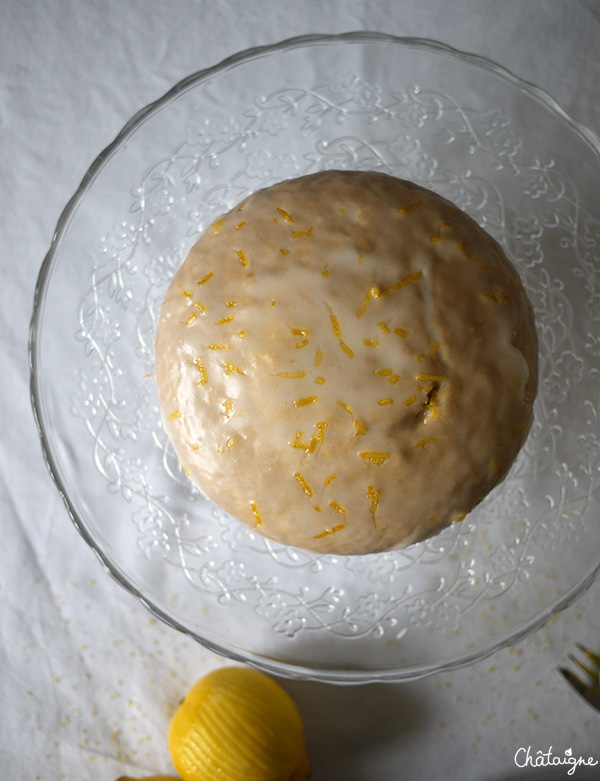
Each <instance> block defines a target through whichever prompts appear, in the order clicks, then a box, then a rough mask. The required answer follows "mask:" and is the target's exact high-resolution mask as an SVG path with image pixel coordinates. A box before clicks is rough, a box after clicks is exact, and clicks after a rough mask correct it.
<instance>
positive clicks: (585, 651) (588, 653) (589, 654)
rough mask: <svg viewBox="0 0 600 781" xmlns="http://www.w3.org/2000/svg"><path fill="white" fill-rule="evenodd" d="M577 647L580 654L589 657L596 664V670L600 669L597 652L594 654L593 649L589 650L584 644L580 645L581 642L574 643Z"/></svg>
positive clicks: (599, 657)
mask: <svg viewBox="0 0 600 781" xmlns="http://www.w3.org/2000/svg"><path fill="white" fill-rule="evenodd" d="M576 645H577V648H579V650H580V651H581V653H582V654H585V655H586V656H587V658H588V659H591V660H592V662H593V663H594V664H595V665H596V667H597V668H598V670H599V671H600V656H599V655H598V654H595V653H594V652H593V651H590V649H589V648H586V647H585V646H584V645H581V643H576Z"/></svg>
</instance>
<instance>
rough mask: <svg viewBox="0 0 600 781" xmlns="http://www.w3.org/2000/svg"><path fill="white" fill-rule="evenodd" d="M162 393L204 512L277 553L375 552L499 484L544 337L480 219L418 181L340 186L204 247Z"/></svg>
mask: <svg viewBox="0 0 600 781" xmlns="http://www.w3.org/2000/svg"><path fill="white" fill-rule="evenodd" d="M156 378H157V384H158V389H159V395H160V401H161V410H162V414H163V421H164V426H165V429H166V431H167V433H168V435H169V437H170V438H171V440H172V442H173V444H174V446H175V449H176V451H177V453H178V455H179V458H180V459H181V462H182V464H183V465H184V466H185V468H186V470H187V471H188V473H189V475H190V477H191V479H192V480H193V481H194V482H195V483H196V484H197V485H198V486H199V487H200V488H201V490H202V491H203V492H204V493H205V494H206V495H208V496H209V497H211V498H212V499H214V500H215V501H216V502H217V503H218V504H220V505H221V506H222V507H223V508H224V509H226V510H227V511H228V512H230V513H231V514H232V515H234V516H235V517H237V518H238V519H239V520H240V521H241V522H243V523H245V524H247V525H248V526H250V527H251V528H253V529H256V530H257V531H259V532H260V533H262V534H264V535H266V536H268V537H270V538H273V539H276V540H279V541H281V542H284V543H287V544H291V545H296V546H299V547H303V548H307V549H312V550H316V551H321V552H335V553H339V554H346V553H369V552H374V551H381V550H387V549H391V548H396V547H403V546H406V545H409V544H411V543H414V542H416V541H418V540H421V539H423V538H425V537H427V536H429V535H431V534H433V533H435V532H437V531H438V530H439V529H441V528H442V527H444V526H446V525H448V524H449V523H451V522H453V521H456V520H458V519H460V518H461V517H463V516H464V514H465V513H467V512H469V511H470V510H471V509H472V508H473V506H475V505H476V504H477V503H478V502H479V501H480V500H481V499H482V498H483V497H484V496H485V495H486V494H487V493H488V492H489V490H490V489H491V488H492V487H494V486H495V485H496V484H497V483H498V482H499V480H500V479H501V478H502V477H503V476H504V475H505V474H506V472H507V470H508V469H509V467H510V465H511V463H512V461H513V460H514V458H515V456H516V454H517V452H518V450H519V449H520V447H521V445H522V443H523V442H524V439H525V437H526V434H527V431H528V429H529V427H530V424H531V420H532V403H533V399H534V396H535V392H536V384H537V340H536V334H535V326H534V321H533V314H532V310H531V307H530V305H529V302H528V300H527V297H526V294H525V292H524V290H523V287H522V285H521V284H520V280H519V277H518V274H517V272H516V270H515V269H514V267H513V266H512V265H511V264H510V263H509V262H508V260H507V259H506V257H505V256H504V253H503V252H502V250H501V248H500V246H499V245H498V244H497V243H496V242H495V241H494V240H493V239H492V238H491V237H490V236H488V235H487V234H486V233H485V232H484V231H483V230H481V229H480V228H479V227H478V226H477V225H476V223H475V222H474V221H473V220H471V219H470V218H469V217H467V216H466V215H465V214H464V213H463V212H461V211H460V210H459V209H457V208H456V207H454V206H453V205H451V204H450V203H449V202H447V201H445V200H444V199H442V198H440V197H439V196H437V195H434V194H433V193H431V192H429V191H427V190H424V189H422V188H419V187H417V186H416V185H414V184H411V183H408V182H403V181H401V180H398V179H395V178H392V177H389V176H385V175H383V174H375V173H367V174H365V173H358V172H340V171H330V172H325V173H321V174H315V175H312V176H308V177H303V178H300V179H295V180H290V181H286V182H282V183H280V184H278V185H275V186H273V187H271V188H268V189H266V190H262V191H259V192H257V193H255V194H254V195H252V196H251V197H250V198H248V199H247V200H246V201H244V202H242V203H241V204H240V205H239V206H238V207H236V208H235V209H234V210H233V211H231V212H230V213H228V214H226V215H225V216H223V217H222V218H220V219H219V220H218V221H217V222H215V223H213V225H212V226H210V227H209V228H208V229H207V230H206V231H205V232H204V234H203V235H202V236H201V238H200V239H199V240H198V242H197V243H196V244H195V246H194V247H193V248H192V250H191V251H190V253H189V256H188V258H187V259H186V261H185V263H184V264H183V266H182V267H181V269H180V270H179V271H178V273H177V274H176V276H175V278H174V279H173V281H172V283H171V285H170V287H169V290H168V292H167V295H166V298H165V301H164V305H163V308H162V311H161V318H160V324H159V327H158V332H157V339H156Z"/></svg>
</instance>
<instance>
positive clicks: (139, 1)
mask: <svg viewBox="0 0 600 781" xmlns="http://www.w3.org/2000/svg"><path fill="white" fill-rule="evenodd" d="M358 29H365V30H375V31H382V32H388V33H392V34H396V35H402V36H406V35H410V36H422V37H427V38H434V39H438V40H441V41H443V42H444V43H446V44H449V45H451V46H454V47H456V48H459V49H462V50H464V51H472V52H475V53H477V54H481V55H484V56H486V57H489V58H491V59H492V60H495V61H497V62H499V63H500V64H502V65H504V66H506V67H508V68H509V69H510V70H512V71H513V72H514V73H515V74H517V75H518V76H520V77H522V78H525V79H527V80H529V81H531V82H534V83H536V84H537V85H539V86H540V87H542V88H543V89H544V90H546V91H547V92H549V93H550V94H551V95H552V96H553V97H554V98H555V99H556V100H557V101H558V103H559V104H560V105H561V106H562V107H563V108H564V109H565V110H566V111H567V112H568V113H570V114H571V115H573V116H574V117H575V118H577V119H579V120H580V121H582V122H583V123H584V124H585V125H587V126H588V127H590V128H591V129H592V130H594V131H595V132H597V133H598V132H600V99H599V98H600V88H599V86H598V85H599V84H600V47H599V46H598V40H599V38H600V5H599V4H598V3H597V2H595V0H587V1H586V2H584V1H583V0H577V1H575V0H573V2H568V3H567V2H560V0H529V2H515V0H462V1H461V0H340V2H328V0H253V2H250V0H246V1H245V2H242V1H241V0H169V2H164V0H60V2H45V3H42V2H38V1H37V0H3V3H2V10H1V11H0V263H1V264H2V271H3V279H2V285H1V286H0V365H1V366H2V372H1V373H0V391H1V397H0V410H1V412H0V415H1V418H0V427H1V430H0V433H1V439H0V518H1V523H2V545H1V546H0V605H1V623H0V669H1V670H2V674H1V675H0V703H1V708H0V775H1V776H2V778H5V779H28V780H29V781H33V779H42V780H43V781H50V780H51V779H87V778H89V779H96V778H97V779H115V778H117V777H118V776H119V775H121V774H123V773H128V774H132V775H139V776H142V775H144V774H146V775H150V774H152V773H158V772H168V771H172V767H171V765H170V760H169V756H168V749H167V727H168V721H169V714H170V713H171V712H172V709H173V707H174V706H175V705H176V703H177V701H178V700H179V699H180V697H181V696H182V695H183V694H184V693H185V692H186V691H187V689H188V688H189V687H190V686H191V684H192V683H193V682H194V680H195V679H196V678H198V677H199V676H201V675H202V674H204V673H205V672H207V671H208V670H210V669H213V668H214V667H216V666H219V665H221V664H224V663H225V662H224V660H221V659H220V658H218V657H216V656H214V655H212V654H210V653H208V652H207V651H205V650H204V649H202V648H201V647H199V646H197V645H196V644H194V643H193V642H192V641H191V640H188V639H187V638H185V637H183V636H181V635H179V634H178V633H176V632H175V631H172V630H170V629H168V628H166V627H164V626H162V625H161V624H160V623H158V622H156V621H155V620H154V619H152V617H151V616H150V614H149V613H147V612H146V610H145V608H144V607H143V606H142V605H140V604H139V603H138V602H137V601H136V600H135V599H134V598H133V597H131V596H129V595H128V594H127V593H125V592H124V591H123V590H122V589H121V588H120V587H119V586H118V585H117V584H116V583H114V582H113V581H112V580H111V578H110V577H109V576H107V574H106V573H105V572H104V571H103V569H102V567H101V565H100V564H99V562H98V561H97V560H96V558H95V556H94V555H93V553H92V552H91V551H90V550H89V549H88V547H87V546H86V544H85V543H84V542H83V540H82V539H81V538H80V537H79V535H78V533H77V532H76V531H75V529H74V527H73V525H72V523H71V521H70V519H69V517H68V514H67V512H66V510H65V508H64V506H63V504H62V501H61V498H60V496H59V495H58V492H57V491H56V490H55V488H54V486H53V484H52V482H51V479H50V477H49V475H48V472H47V469H46V467H45V465H44V462H43V459H42V455H41V448H40V445H39V442H38V438H37V433H36V429H35V426H34V422H33V417H32V413H31V408H30V403H29V395H28V382H29V377H28V363H27V352H26V343H27V329H28V324H29V318H30V314H31V307H32V302H33V290H34V284H35V279H36V276H37V273H38V270H39V266H40V264H41V261H42V259H43V256H44V253H45V251H46V250H47V248H48V246H49V243H50V240H51V237H52V232H53V229H54V226H55V224H56V220H57V218H58V216H59V214H60V211H61V210H62V208H63V206H64V204H65V203H66V201H67V200H68V198H69V197H70V195H71V194H72V193H73V191H74V190H75V188H76V187H77V185H78V183H79V181H80V180H81V178H82V176H83V174H84V173H85V171H86V168H87V167H88V165H89V164H90V163H91V161H92V160H93V159H94V157H95V156H96V154H97V153H98V152H99V151H100V150H101V149H102V148H103V147H104V146H105V145H106V144H108V143H109V142H110V141H111V140H112V138H113V137H114V135H115V134H116V133H117V131H118V130H119V129H120V128H121V126H122V125H123V124H124V123H125V122H126V121H127V120H128V119H129V117H130V116H131V115H133V114H134V113H135V112H136V111H137V110H138V109H139V108H141V107H142V106H144V105H145V104H147V103H149V102H150V101H152V100H154V99H156V98H158V97H159V96H161V95H162V94H163V93H164V92H165V91H166V90H167V89H168V88H169V87H170V86H172V84H173V83H175V82H176V81H178V80H179V79H181V78H182V77H184V76H186V75H187V74H189V73H191V72H193V71H196V70H198V69H200V68H204V67H207V66H210V65H213V64H215V63H217V62H219V61H220V60H221V59H223V58H224V57H226V56H229V55H231V54H233V53H235V52H237V51H239V50H241V49H245V48H247V47H250V46H256V45H261V44H268V43H274V42H276V41H278V40H281V39H284V38H288V37H290V36H293V35H299V34H303V33H310V32H330V33H333V32H344V31H349V30H358ZM599 595H600V583H596V584H595V585H594V586H593V587H592V589H591V590H590V591H589V592H588V594H587V595H586V596H584V597H583V598H582V599H581V600H580V601H579V603H578V604H577V605H575V606H572V607H570V608H569V609H568V610H566V611H565V612H564V613H563V614H561V615H560V616H559V617H558V618H556V619H555V620H554V621H552V622H550V623H549V624H548V625H546V626H545V627H543V628H542V629H540V630H539V631H538V632H537V633H536V634H535V635H534V636H533V637H531V638H529V639H528V640H526V641H524V642H522V643H520V644H519V645H518V646H516V647H515V648H511V649H505V650H502V651H499V652H497V653H495V654H494V655H493V656H492V657H490V658H488V659H487V660H484V661H482V662H480V663H478V664H476V665H473V666H471V667H469V668H465V669H461V670H455V671H453V672H449V673H443V674H439V675H437V676H435V677H432V678H429V679H426V680H421V681H417V682H413V683H409V684H404V685H393V686H369V687H357V688H336V687H329V686H325V685H320V684H312V683H301V682H284V686H285V687H286V688H287V689H288V691H290V692H291V693H292V695H293V696H294V697H295V698H296V701H297V702H298V705H299V707H300V709H301V711H302V714H303V716H304V719H305V723H306V729H307V735H308V748H309V754H310V755H311V758H312V760H313V764H314V773H313V779H314V780H315V781H335V780H336V779H344V781H363V780H364V781H380V780H381V781H383V780H385V779H397V778H407V779H434V778H461V779H487V781H496V780H497V779H498V780H499V779H501V778H507V777H509V778H513V777H517V776H519V777H520V775H521V774H523V776H524V777H527V778H529V777H531V778H532V779H535V778H540V779H542V778H549V777H552V778H562V777H563V776H564V777H566V776H567V770H566V768H564V767H563V768H559V769H557V770H556V769H555V770H554V771H553V772H552V771H551V769H548V768H546V769H543V768H527V769H523V770H520V769H519V768H518V767H517V766H516V765H515V762H514V756H515V753H516V752H517V750H518V749H519V748H521V747H525V748H527V747H528V746H531V749H532V753H533V754H534V755H535V754H536V752H537V751H547V750H548V749H549V748H550V747H551V746H552V747H554V750H555V752H556V753H559V754H561V755H562V754H563V753H564V751H565V750H566V749H568V748H571V749H572V753H573V755H575V756H584V757H589V756H594V757H595V759H597V760H599V761H600V747H599V745H598V740H597V737H598V727H599V725H600V715H598V714H595V713H594V712H592V711H591V710H590V709H588V708H587V707H586V705H585V704H584V703H582V702H581V701H579V700H578V699H577V698H576V697H575V695H573V694H572V692H570V691H569V690H568V689H567V688H566V686H565V685H564V684H563V683H562V680H561V679H560V677H559V676H558V673H557V672H556V669H555V668H556V665H557V664H558V663H559V662H561V661H564V660H565V657H566V653H567V652H568V650H569V647H570V645H571V643H572V642H574V641H575V640H579V641H581V642H584V643H587V644H589V645H592V646H596V647H597V648H599V649H600V613H599V611H598V597H599ZM599 767H600V766H599ZM599 767H595V768H578V769H577V770H576V771H575V773H574V775H575V777H577V778H597V777H598V776H599Z"/></svg>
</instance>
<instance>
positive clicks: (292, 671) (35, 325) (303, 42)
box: [29, 32, 600, 684]
mask: <svg viewBox="0 0 600 781" xmlns="http://www.w3.org/2000/svg"><path fill="white" fill-rule="evenodd" d="M344 41H347V42H350V43H357V42H365V43H373V44H376V43H378V42H379V43H383V44H395V45H397V46H402V47H411V48H415V49H421V50H430V51H432V52H435V53H437V54H440V55H443V56H446V57H449V58H456V59H459V60H462V61H463V62H467V63H469V64H470V65H472V66H475V67H476V68H479V69H482V70H485V71H488V72H493V73H495V74H496V75H497V76H499V77H501V78H502V79H504V80H507V81H509V82H511V83H512V84H513V85H514V86H515V87H516V88H517V89H518V90H520V91H521V92H523V93H526V94H527V95H528V96H529V97H531V98H532V99H534V100H535V101H538V102H539V103H541V104H543V105H544V106H545V107H546V108H548V109H550V110H551V111H552V112H554V113H555V114H557V115H558V116H559V117H560V118H561V119H562V120H563V121H564V122H565V123H566V124H567V125H568V126H569V127H570V129H571V130H572V131H573V132H574V133H576V134H577V135H578V136H579V137H580V138H581V139H583V140H584V141H585V142H586V143H587V145H589V147H590V149H591V150H592V151H593V152H594V153H595V155H596V156H597V157H598V158H599V159H600V140H599V139H598V138H597V136H596V135H595V134H594V133H592V132H591V131H590V130H588V129H587V128H585V127H584V126H583V125H581V124H580V123H579V122H577V121H576V120H574V119H572V118H571V117H569V116H568V115H567V114H566V113H565V112H564V111H563V110H562V109H561V107H560V106H559V105H558V104H557V103H556V102H555V101H554V100H553V99H552V98H551V97H550V96H549V95H547V94H546V93H545V92H544V91H542V90H540V89H539V88H537V87H535V86H534V85H532V84H529V83H527V82H525V81H523V80H522V79H520V78H518V77H516V76H514V75H513V74H512V73H510V72H509V71H508V70H506V69H505V68H503V67H501V66H499V65H497V64H495V63H493V62H491V61H489V60H487V59H485V58H483V57H480V56H478V55H473V54H468V53H463V52H459V51H457V50H455V49H453V48H451V47H449V46H446V45H444V44H442V43H439V42H436V41H431V40H427V39H420V38H398V37H394V36H390V35H386V34H382V33H371V32H351V33H344V34H341V35H307V36H300V37H296V38H291V39H288V40H285V41H282V42H280V43H278V44H274V45H270V46H263V47H255V48H251V49H247V50H245V51H243V52H240V53H238V54H236V55H234V56H232V57H229V58H227V59H225V60H223V61H222V62H221V63H219V64H217V65H215V66H214V67H211V68H207V69H205V70H202V71H199V72H197V73H194V74H192V75H190V76H188V77H186V78H185V79H183V80H181V81H180V82H179V83H177V84H176V85H175V86H174V87H173V88H172V89H171V90H169V91H168V92H167V93H166V94H165V95H164V96H163V97H161V98H160V99H158V100H157V101H155V102H153V103H151V104H149V105H148V106H146V107H145V108H143V109H141V110H140V111H139V112H137V113H136V114H135V115H134V116H133V117H132V118H131V119H130V120H129V122H127V124H126V125H125V126H124V127H123V129H122V130H121V132H120V133H119V134H118V135H117V136H116V138H115V140H114V141H113V142H112V143H111V144H110V145H109V146H107V147H106V149H104V150H103V151H102V152H101V153H100V154H99V155H98V157H97V158H96V159H95V161H94V162H93V163H92V165H91V166H90V168H89V170H88V171H87V173H86V174H85V176H84V177H83V179H82V182H81V184H80V186H79V187H78V189H77V191H76V192H75V193H74V195H73V196H72V198H71V199H70V200H69V202H68V203H67V205H66V206H65V208H64V210H63V212H62V214H61V216H60V218H59V220H58V223H57V226H56V229H55V233H54V236H53V239H52V243H51V246H50V249H49V251H48V253H47V255H46V257H45V258H44V261H43V264H42V267H41V270H40V274H39V277H38V281H37V285H36V289H35V296H34V306H33V315H32V319H31V324H30V331H29V361H30V372H31V381H30V392H31V402H32V407H33V414H34V418H35V421H36V425H37V427H38V431H39V435H40V439H41V444H42V450H43V454H44V458H45V461H46V464H47V467H48V469H49V471H50V474H51V477H52V479H53V481H54V483H55V484H56V487H57V488H58V490H59V492H60V494H61V496H62V498H63V501H64V502H65V505H66V507H67V509H68V511H69V514H70V516H71V518H72V520H73V523H74V524H75V526H76V528H77V529H78V531H79V533H80V534H81V535H82V537H83V538H84V539H85V541H86V542H87V543H88V545H89V546H90V547H91V548H92V550H94V552H95V553H96V555H97V556H98V558H99V560H100V561H101V563H102V564H103V566H104V568H105V569H106V570H107V572H108V573H109V574H111V575H112V576H113V577H114V578H115V580H116V581H117V582H118V583H119V584H120V585H121V586H123V587H124V588H125V589H126V590H127V591H129V592H130V593H132V594H133V595H134V596H136V597H137V598H138V599H139V600H140V601H141V602H142V604H144V605H145V606H146V608H147V609H148V610H149V611H151V612H152V613H153V614H154V615H156V616H157V617H158V618H159V619H161V620H162V621H163V622H164V623H166V624H167V625H170V626H171V627H173V628H175V629H178V630H179V631H181V632H183V633H184V634H187V635H188V636H190V637H192V638H194V639H195V640H197V641H198V642H200V643H201V644H202V645H204V646H205V647H207V648H209V649H210V650H212V651H214V652H217V653H219V654H221V655H224V656H226V657H229V658H231V659H233V660H236V661H240V662H245V663H250V664H253V665H255V666H257V667H259V668H262V669H264V670H266V671H268V672H271V673H274V674H279V675H284V676H287V677H292V678H298V679H312V680H320V681H325V682H330V683H339V684H352V683H355V684H358V683H367V682H377V681H402V680H412V679H416V678H419V677H423V676H426V675H429V674H431V673H435V672H440V671H442V670H449V669H453V668H457V667H461V666H465V665H468V664H471V663H473V662H474V661H477V660H481V659H483V658H485V657H486V656H488V655H490V654H491V653H493V652H495V651H497V650H499V649H500V648H503V647H506V646H508V645H511V644H513V643H515V642H517V641H519V640H521V639H523V638H524V637H526V636H528V635H529V634H531V633H532V632H534V631H536V630H537V629H539V628H540V627H541V626H542V625H543V624H544V623H545V622H546V621H547V620H548V619H550V618H551V617H552V616H553V615H555V614H556V613H557V612H559V611H561V610H563V609H564V608H565V607H567V606H568V605H569V604H571V603H572V602H573V601H574V600H575V599H576V598H577V597H579V596H580V595H581V594H582V593H583V592H584V591H585V590H586V589H587V588H588V587H589V586H590V585H591V583H592V582H593V580H594V579H595V577H596V575H597V572H598V570H599V569H600V563H599V564H598V567H597V568H595V569H594V570H593V571H591V572H587V573H585V574H584V575H583V576H582V578H581V579H580V581H579V582H578V583H576V584H575V585H574V586H573V587H572V588H571V589H570V590H569V591H568V592H567V593H565V594H561V595H560V597H558V598H557V599H556V600H555V601H554V602H553V603H552V604H550V605H549V606H546V607H545V608H544V610H543V611H540V613H539V615H538V616H537V617H536V618H535V619H534V620H531V621H530V622H529V624H528V625H527V626H524V627H522V628H521V629H520V630H518V631H514V632H512V633H511V634H510V635H508V636H506V637H504V638H502V639H501V640H500V641H498V642H494V643H491V644H490V645H489V646H487V647H482V648H479V649H477V650H476V651H474V652H473V653H472V654H471V655H465V654H461V655H460V656H459V657H456V658H451V659H446V660H444V661H443V662H440V663H438V664H423V665H412V666H411V667H408V668H402V669H397V668H392V669H374V670H367V669H360V670H358V669H357V670H354V669H312V668H310V667H305V666H302V665H296V664H288V663H282V662H280V661H278V660H277V659H269V658H267V657H265V656H261V655H257V654H254V653H250V652H248V653H240V652H238V651H236V650H235V649H234V648H232V647H228V646H227V645H226V644H216V643H213V642H211V641H210V640H209V639H207V638H205V637H202V636H200V635H198V634H197V633H195V632H193V631H190V629H189V628H187V627H185V626H183V625H182V624H180V623H179V622H178V621H177V620H174V619H173V617H172V616H169V615H168V614H166V613H165V612H164V611H163V610H162V609H160V608H159V607H157V606H156V605H155V604H153V603H152V601H151V600H149V599H148V598H147V597H146V596H145V595H144V594H143V593H141V592H140V591H139V590H138V589H137V588H136V586H135V585H134V584H133V583H132V582H131V580H130V579H129V578H128V576H127V574H126V573H125V572H123V571H122V570H121V568H120V567H118V566H117V565H116V564H115V563H114V562H113V561H112V560H111V558H110V557H109V556H108V555H107V554H106V553H105V552H104V551H103V550H102V549H101V547H100V546H99V544H98V542H97V541H96V540H95V539H94V538H93V536H92V535H91V534H90V532H89V531H88V529H87V528H86V525H85V522H84V520H83V519H82V518H81V517H80V516H79V514H78V512H77V510H76V508H75V504H74V502H73V501H72V499H71V498H70V496H69V493H68V490H67V489H66V487H65V483H64V481H63V476H62V475H61V472H60V469H59V468H58V466H57V464H56V462H55V460H54V458H53V455H52V448H51V446H50V442H49V435H48V432H47V430H46V428H45V424H44V409H43V401H42V394H41V391H40V379H39V376H38V371H37V366H38V359H39V355H38V348H39V331H38V329H39V322H40V316H41V304H42V301H43V295H44V292H45V289H46V286H47V283H48V279H49V276H50V273H51V270H52V264H53V261H54V258H55V253H56V251H57V247H58V246H59V244H60V241H61V238H62V236H63V234H64V232H65V230H66V228H67V226H68V224H69V222H70V220H71V218H72V217H73V215H74V214H75V212H76V210H77V208H78V206H79V204H80V202H81V200H82V198H83V197H84V195H85V193H86V192H87V190H88V189H89V188H90V186H91V184H92V183H93V181H94V179H95V178H96V176H97V175H98V174H99V172H100V171H101V170H102V169H103V167H104V165H105V164H106V163H107V161H108V160H110V158H111V157H112V156H113V154H114V153H115V152H116V151H117V150H118V149H119V148H120V147H121V145H122V144H123V142H124V141H125V140H126V139H127V138H128V137H129V136H130V135H131V134H132V133H133V132H134V131H135V130H136V129H137V128H138V127H140V126H141V125H142V124H144V123H145V122H146V121H147V120H148V119H149V118H150V117H151V116H152V115H153V114H154V113H155V112H156V111H158V110H159V109H160V108H161V107H162V106H164V104H165V103H168V102H169V101H170V100H171V98H173V97H174V96H176V95H178V94H179V93H182V92H184V91H186V90H187V89H189V88H191V87H193V86H194V85H196V84H198V83H199V82H202V81H203V80H205V79H208V78H210V77H211V76H213V75H214V74H217V73H219V72H220V71H224V70H226V69H228V68H231V67H233V66H236V65H239V64H240V63H243V62H245V61H249V60H252V59H255V58H259V57H264V56H267V55H271V54H273V53H276V52H280V51H284V50H289V49H293V48H296V47H306V46H311V45H323V44H326V43H329V42H332V43H339V42H344Z"/></svg>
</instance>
